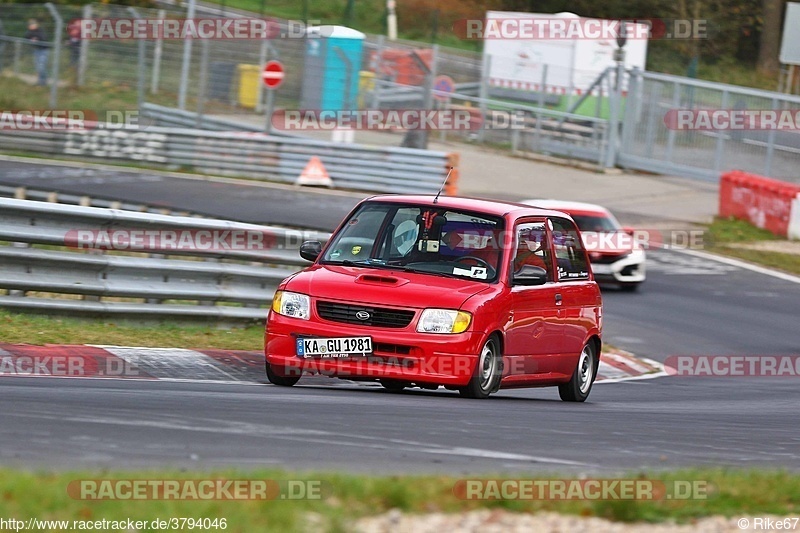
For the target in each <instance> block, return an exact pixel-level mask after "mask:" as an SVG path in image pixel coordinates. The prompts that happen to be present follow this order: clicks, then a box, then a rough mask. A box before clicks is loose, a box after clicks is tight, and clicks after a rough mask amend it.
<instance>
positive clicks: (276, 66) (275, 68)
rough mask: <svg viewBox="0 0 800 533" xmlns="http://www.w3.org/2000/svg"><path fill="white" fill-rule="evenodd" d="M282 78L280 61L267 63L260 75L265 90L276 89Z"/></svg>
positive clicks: (283, 74)
mask: <svg viewBox="0 0 800 533" xmlns="http://www.w3.org/2000/svg"><path fill="white" fill-rule="evenodd" d="M284 76H285V73H284V72H283V63H281V62H280V61H268V62H267V64H266V65H264V71H263V72H262V73H261V79H262V81H263V82H264V85H266V86H267V89H277V88H278V86H279V85H280V84H281V83H283V77H284Z"/></svg>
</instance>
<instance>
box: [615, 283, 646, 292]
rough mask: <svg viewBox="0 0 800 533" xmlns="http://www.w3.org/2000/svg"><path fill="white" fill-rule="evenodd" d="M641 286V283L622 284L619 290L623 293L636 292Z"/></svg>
mask: <svg viewBox="0 0 800 533" xmlns="http://www.w3.org/2000/svg"><path fill="white" fill-rule="evenodd" d="M641 284H642V283H641V282H636V283H620V285H619V290H621V291H622V292H636V291H638V290H639V285H641Z"/></svg>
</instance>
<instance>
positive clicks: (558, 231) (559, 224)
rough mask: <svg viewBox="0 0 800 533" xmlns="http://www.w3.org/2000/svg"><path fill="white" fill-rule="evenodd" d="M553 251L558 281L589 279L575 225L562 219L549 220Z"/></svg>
mask: <svg viewBox="0 0 800 533" xmlns="http://www.w3.org/2000/svg"><path fill="white" fill-rule="evenodd" d="M550 223H551V224H552V235H553V250H554V252H555V254H556V266H557V268H558V280H559V281H579V280H587V279H589V261H588V260H587V258H586V250H585V249H584V248H583V243H582V241H581V236H580V233H578V229H577V228H576V227H575V224H573V223H572V222H570V221H569V220H567V219H563V218H551V219H550Z"/></svg>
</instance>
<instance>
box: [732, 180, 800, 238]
mask: <svg viewBox="0 0 800 533" xmlns="http://www.w3.org/2000/svg"><path fill="white" fill-rule="evenodd" d="M719 214H720V216H722V217H734V218H738V219H741V220H747V221H749V222H750V223H752V224H753V225H755V226H757V227H759V228H762V229H766V230H768V231H771V232H772V233H774V234H775V235H780V236H781V237H788V238H790V239H800V185H795V184H793V183H787V182H785V181H779V180H775V179H771V178H765V177H763V176H757V175H755V174H748V173H746V172H742V171H740V170H734V171H732V172H727V173H725V174H723V175H722V177H721V179H720V184H719Z"/></svg>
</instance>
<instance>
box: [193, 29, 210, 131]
mask: <svg viewBox="0 0 800 533" xmlns="http://www.w3.org/2000/svg"><path fill="white" fill-rule="evenodd" d="M208 48H209V43H208V39H203V40H202V41H201V43H200V81H199V87H198V88H197V116H196V117H195V126H196V127H197V128H198V129H202V127H203V113H204V111H205V105H206V86H207V85H208Z"/></svg>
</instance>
